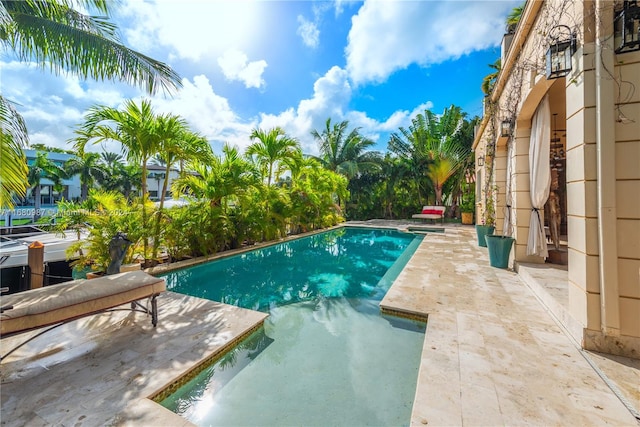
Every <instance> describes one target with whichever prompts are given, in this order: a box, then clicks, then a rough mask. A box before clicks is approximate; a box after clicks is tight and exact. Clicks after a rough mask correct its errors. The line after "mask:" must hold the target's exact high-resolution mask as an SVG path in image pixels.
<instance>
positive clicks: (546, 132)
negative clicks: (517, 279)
mask: <svg viewBox="0 0 640 427" xmlns="http://www.w3.org/2000/svg"><path fill="white" fill-rule="evenodd" d="M550 138H551V112H550V111H549V96H548V95H545V97H544V98H543V99H542V102H541V103H540V105H538V109H537V110H536V112H535V114H534V115H533V119H532V121H531V139H530V142H529V185H530V189H529V192H530V195H531V207H532V209H531V221H530V222H529V239H528V241H527V255H539V256H541V257H544V258H547V257H548V256H549V253H548V252H547V238H546V235H545V232H544V224H543V223H542V217H541V215H540V211H544V204H545V203H546V201H547V199H548V198H549V188H550V186H551V167H550V165H549V148H550V147H549V145H550Z"/></svg>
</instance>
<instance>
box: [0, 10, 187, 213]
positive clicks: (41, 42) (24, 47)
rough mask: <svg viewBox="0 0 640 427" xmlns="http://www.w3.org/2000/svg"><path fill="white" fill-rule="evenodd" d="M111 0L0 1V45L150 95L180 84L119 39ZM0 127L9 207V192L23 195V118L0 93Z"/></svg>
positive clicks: (0, 186) (0, 192)
mask: <svg viewBox="0 0 640 427" xmlns="http://www.w3.org/2000/svg"><path fill="white" fill-rule="evenodd" d="M110 4H111V2H109V1H105V0H83V1H78V2H76V1H71V0H24V1H15V0H0V44H1V45H2V47H3V48H4V49H5V50H6V51H9V52H13V53H14V54H15V55H16V57H17V58H18V59H19V60H21V61H25V62H31V63H36V64H38V65H39V66H41V67H42V68H43V69H44V68H48V69H49V70H51V71H52V72H54V73H55V74H60V73H62V72H71V73H73V74H76V75H78V76H80V77H81V78H83V79H86V78H93V79H96V80H120V81H124V82H127V83H130V84H133V85H139V86H141V87H143V88H144V89H146V91H147V92H148V93H149V94H154V93H156V92H157V91H158V89H159V88H160V89H163V90H166V91H171V90H173V89H177V88H179V87H180V86H182V83H181V80H180V76H179V75H178V74H177V73H176V72H175V71H173V70H172V69H171V68H170V67H169V66H167V65H166V64H164V63H162V62H158V61H156V60H154V59H152V58H150V57H148V56H146V55H143V54H142V53H139V52H136V51H134V50H131V49H130V48H128V47H126V46H125V45H123V44H122V42H121V41H120V39H119V38H118V33H117V29H118V28H117V26H116V25H114V24H113V23H112V22H110V21H109V15H110V11H109V8H110ZM81 8H82V9H84V10H87V11H89V13H96V16H91V15H89V14H85V13H83V12H82V11H80V9H81ZM0 128H1V129H2V135H0V136H1V138H0V153H1V154H2V157H1V158H2V167H1V168H0V206H12V202H11V197H10V196H9V194H10V193H13V192H15V193H16V194H18V195H23V194H24V192H25V190H26V182H27V181H26V175H27V169H26V167H25V166H23V164H24V155H23V154H21V151H22V148H23V147H25V146H26V144H27V142H28V136H27V131H26V126H24V121H23V120H22V118H21V117H20V115H19V114H18V112H17V111H16V110H15V109H14V108H13V106H12V105H11V103H10V101H8V100H7V99H6V98H4V97H3V96H2V95H1V94H0Z"/></svg>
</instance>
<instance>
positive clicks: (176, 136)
mask: <svg viewBox="0 0 640 427" xmlns="http://www.w3.org/2000/svg"><path fill="white" fill-rule="evenodd" d="M156 132H157V133H158V154H157V155H156V156H155V158H156V161H159V162H161V163H162V164H163V165H164V167H165V171H164V180H163V185H162V193H161V194H160V209H162V207H163V205H164V201H165V195H166V194H167V189H168V188H167V187H168V185H169V178H170V177H169V173H170V172H171V168H172V167H173V166H174V165H175V164H176V163H178V162H181V163H182V162H185V161H187V162H188V161H191V160H199V161H201V162H204V163H206V162H207V161H208V160H210V159H211V157H212V156H213V152H212V150H211V146H210V145H209V142H208V141H207V140H206V138H204V137H203V136H201V135H199V134H197V133H194V132H192V131H191V130H189V126H188V124H187V122H186V121H185V120H184V119H183V118H181V117H179V116H175V115H171V114H168V115H163V116H160V117H158V122H157V126H156Z"/></svg>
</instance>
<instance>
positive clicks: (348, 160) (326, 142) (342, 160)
mask: <svg viewBox="0 0 640 427" xmlns="http://www.w3.org/2000/svg"><path fill="white" fill-rule="evenodd" d="M348 126H349V122H348V121H347V120H344V121H342V122H340V123H336V124H334V125H333V126H332V125H331V118H328V119H327V121H326V122H325V128H324V129H323V130H322V133H320V132H318V131H317V130H315V129H314V130H312V131H311V135H312V136H313V137H314V138H315V140H316V141H317V142H318V144H319V145H320V156H319V157H316V159H318V160H319V161H320V163H321V164H322V165H323V166H324V167H325V168H327V169H329V170H332V171H334V172H337V173H339V174H341V175H344V176H346V177H347V179H351V178H353V177H355V176H357V175H358V174H359V173H361V172H365V171H372V170H375V169H377V168H379V162H380V155H379V153H377V152H375V151H367V149H368V148H370V147H372V146H373V145H374V142H373V141H372V140H370V139H368V138H365V137H363V136H362V135H360V129H359V128H355V129H352V130H351V131H350V132H349V133H347V128H348Z"/></svg>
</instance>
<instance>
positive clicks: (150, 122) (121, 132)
mask: <svg viewBox="0 0 640 427" xmlns="http://www.w3.org/2000/svg"><path fill="white" fill-rule="evenodd" d="M157 125H158V116H156V114H155V113H154V111H153V108H152V107H151V103H150V102H149V101H148V100H142V101H141V102H140V106H138V105H137V104H136V103H135V101H133V100H131V99H129V100H127V101H126V102H125V104H124V108H123V110H118V109H115V108H112V107H108V106H94V107H91V108H90V109H89V112H88V113H87V115H86V116H85V123H84V124H83V125H82V126H81V128H80V129H78V130H76V134H77V135H78V136H77V137H76V138H75V139H74V140H73V142H74V147H75V148H76V149H77V150H78V152H80V153H84V150H85V147H86V145H87V144H88V143H89V142H91V143H93V144H97V143H99V142H102V141H108V140H111V141H116V142H119V143H120V144H121V147H122V152H123V154H124V155H125V156H126V158H127V160H128V161H129V162H132V163H137V164H138V165H140V167H141V168H142V179H141V186H140V190H141V191H142V195H143V197H144V196H146V194H147V163H148V162H149V159H151V158H152V157H153V156H154V155H156V154H157V153H158V152H159V145H160V141H159V133H158V131H157Z"/></svg>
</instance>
